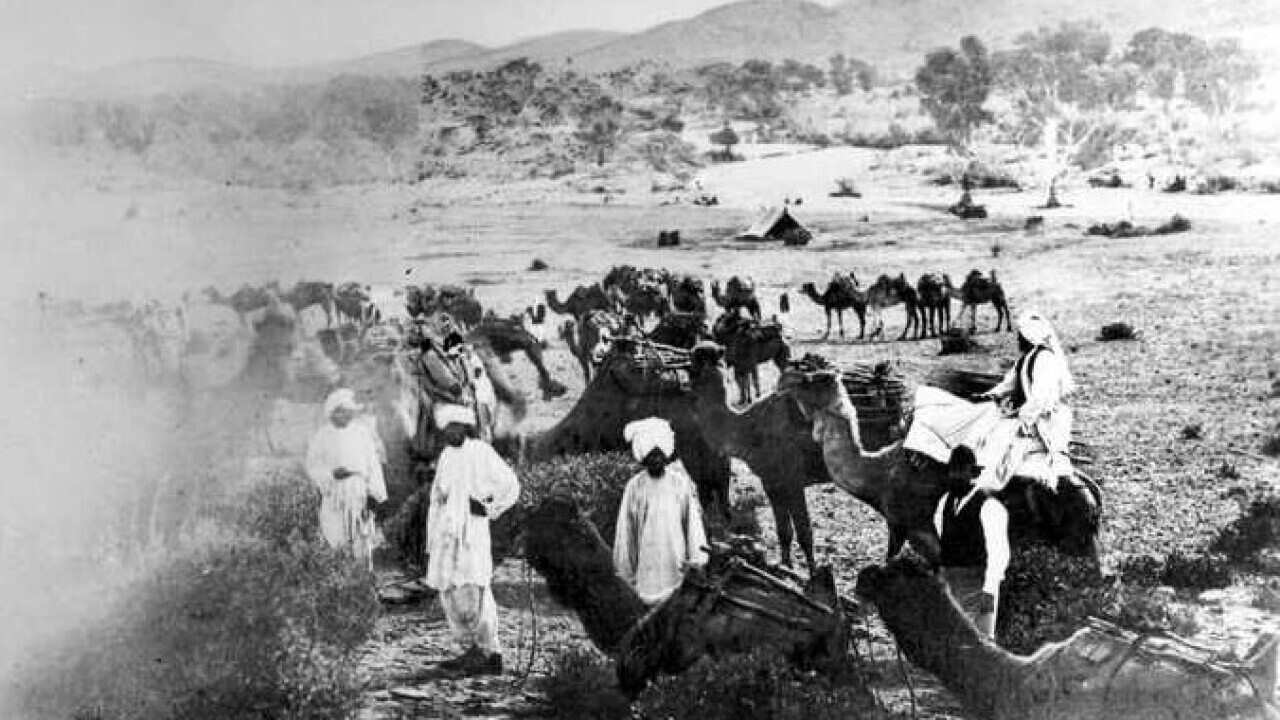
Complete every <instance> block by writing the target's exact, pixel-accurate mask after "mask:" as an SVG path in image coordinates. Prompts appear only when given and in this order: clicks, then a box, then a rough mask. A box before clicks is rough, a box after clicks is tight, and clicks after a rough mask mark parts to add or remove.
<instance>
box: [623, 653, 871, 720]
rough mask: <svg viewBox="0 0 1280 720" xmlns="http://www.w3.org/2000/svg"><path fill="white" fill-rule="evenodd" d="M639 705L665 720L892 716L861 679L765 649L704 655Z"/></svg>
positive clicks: (641, 712)
mask: <svg viewBox="0 0 1280 720" xmlns="http://www.w3.org/2000/svg"><path fill="white" fill-rule="evenodd" d="M635 710H636V715H638V716H639V717H643V718H662V719H663V720H695V719H696V720H743V719H744V718H771V719H773V720H837V718H838V719H840V720H845V719H846V718H887V717H889V713H888V712H886V711H885V710H884V709H883V708H881V707H880V706H879V705H878V704H877V703H876V701H875V699H874V698H873V697H872V696H871V694H870V692H869V691H868V690H867V688H866V686H865V685H864V684H863V683H862V682H861V680H858V681H855V682H854V683H852V684H848V685H838V684H836V683H834V682H832V681H831V680H830V679H828V678H826V677H825V676H821V675H816V674H814V673H808V672H803V671H800V670H797V669H796V668H795V667H794V666H792V665H791V664H790V663H788V662H787V661H786V660H785V659H784V658H782V657H780V656H778V655H776V654H773V653H768V652H763V651H755V652H752V653H748V654H745V655H729V656H725V657H721V658H716V659H713V658H710V657H707V658H703V659H702V660H700V661H698V663H697V664H696V665H694V666H693V667H692V668H690V669H688V670H686V671H685V672H683V673H681V674H680V675H676V676H666V677H662V678H659V679H657V680H655V681H654V682H653V683H651V684H650V685H649V687H648V688H646V689H645V691H644V692H643V693H641V694H640V697H639V698H637V700H636V703H635Z"/></svg>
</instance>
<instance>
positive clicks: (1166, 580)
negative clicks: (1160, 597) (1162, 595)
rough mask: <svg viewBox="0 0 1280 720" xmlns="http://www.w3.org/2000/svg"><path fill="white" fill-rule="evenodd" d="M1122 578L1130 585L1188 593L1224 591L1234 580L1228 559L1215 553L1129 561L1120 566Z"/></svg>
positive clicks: (1147, 557) (1178, 554) (1175, 552)
mask: <svg viewBox="0 0 1280 720" xmlns="http://www.w3.org/2000/svg"><path fill="white" fill-rule="evenodd" d="M1119 570H1120V577H1121V579H1122V581H1123V582H1124V583H1125V584H1126V585H1130V586H1139V587H1154V586H1157V585H1168V586H1169V587H1173V588H1181V589H1187V590H1208V589H1210V588H1222V587H1226V586H1228V585H1230V584H1231V581H1232V580H1233V577H1232V572H1231V567H1230V565H1229V563H1228V561H1227V559H1226V557H1225V556H1223V555H1220V554H1214V553H1191V554H1187V553H1183V552H1182V551H1180V550H1174V551H1173V552H1172V553H1170V554H1169V556H1168V557H1166V558H1164V559H1163V560H1161V559H1159V558H1156V557H1152V556H1151V555H1136V556H1132V557H1127V558H1125V559H1124V560H1122V561H1121V562H1120V568H1119Z"/></svg>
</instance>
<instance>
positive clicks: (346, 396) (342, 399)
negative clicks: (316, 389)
mask: <svg viewBox="0 0 1280 720" xmlns="http://www.w3.org/2000/svg"><path fill="white" fill-rule="evenodd" d="M339 409H347V410H350V411H351V412H360V411H361V410H363V409H364V407H363V406H361V405H360V403H358V402H356V393H355V391H354V390H352V389H351V388H338V389H337V390H334V391H333V392H331V393H329V397H327V398H325V401H324V416H325V417H329V416H330V415H332V414H333V412H334V411H335V410H339Z"/></svg>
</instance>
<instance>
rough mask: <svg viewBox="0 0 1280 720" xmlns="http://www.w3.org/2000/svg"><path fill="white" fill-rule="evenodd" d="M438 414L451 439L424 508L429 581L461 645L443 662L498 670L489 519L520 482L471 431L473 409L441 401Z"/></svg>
mask: <svg viewBox="0 0 1280 720" xmlns="http://www.w3.org/2000/svg"><path fill="white" fill-rule="evenodd" d="M434 412H435V422H436V425H437V426H438V427H440V428H442V429H443V430H442V432H443V433H444V436H445V443H446V445H445V448H444V450H443V451H442V452H441V453H440V459H439V460H438V461H437V464H436V476H435V482H434V483H433V485H432V487H431V506H430V508H429V509H428V511H427V576H426V579H425V581H426V584H427V586H428V587H431V588H433V589H435V590H438V591H439V592H440V602H441V604H442V605H443V606H444V613H445V618H446V620H448V622H449V627H450V629H451V630H452V631H453V635H454V639H455V640H456V641H457V643H458V645H459V646H460V647H461V648H462V649H463V652H462V654H461V655H460V656H458V657H457V658H455V659H453V660H450V661H446V662H445V663H442V666H443V667H446V668H448V669H457V670H463V671H465V672H470V673H477V674H481V673H483V674H496V673H501V672H502V648H501V645H500V644H499V642H498V612H497V604H496V603H495V601H494V599H493V590H492V588H491V587H490V582H491V581H492V579H493V557H492V555H491V554H490V544H489V523H490V522H491V521H492V520H494V519H495V518H497V517H498V516H499V515H501V514H502V513H504V512H506V511H507V509H508V508H510V507H511V506H512V505H514V504H515V503H516V501H517V500H518V499H519V497H520V483H519V481H518V480H517V478H516V474H515V472H514V471H513V470H512V469H511V467H510V466H508V465H507V463H506V461H504V460H503V459H502V457H501V456H500V455H498V453H497V452H496V451H494V449H493V448H492V447H490V446H489V444H488V443H486V442H484V441H483V440H477V439H475V438H473V437H468V435H469V434H471V433H472V432H473V431H474V428H475V424H476V416H475V411H474V410H472V409H471V408H468V407H463V406H460V405H446V404H440V405H437V406H436V407H435V410H434Z"/></svg>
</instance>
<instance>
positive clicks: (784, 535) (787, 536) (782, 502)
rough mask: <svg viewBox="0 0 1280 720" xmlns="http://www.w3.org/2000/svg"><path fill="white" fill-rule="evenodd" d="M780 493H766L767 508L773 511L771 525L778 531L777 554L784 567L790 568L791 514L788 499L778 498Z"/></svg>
mask: <svg viewBox="0 0 1280 720" xmlns="http://www.w3.org/2000/svg"><path fill="white" fill-rule="evenodd" d="M780 494H781V493H777V492H776V491H775V493H774V494H769V493H766V495H768V497H769V507H771V508H772V509H773V525H774V527H775V528H776V529H777V531H778V553H779V554H780V555H781V557H782V564H783V566H784V567H791V538H792V529H791V513H790V508H789V503H788V502H787V500H788V499H789V498H784V497H778V495H780Z"/></svg>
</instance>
